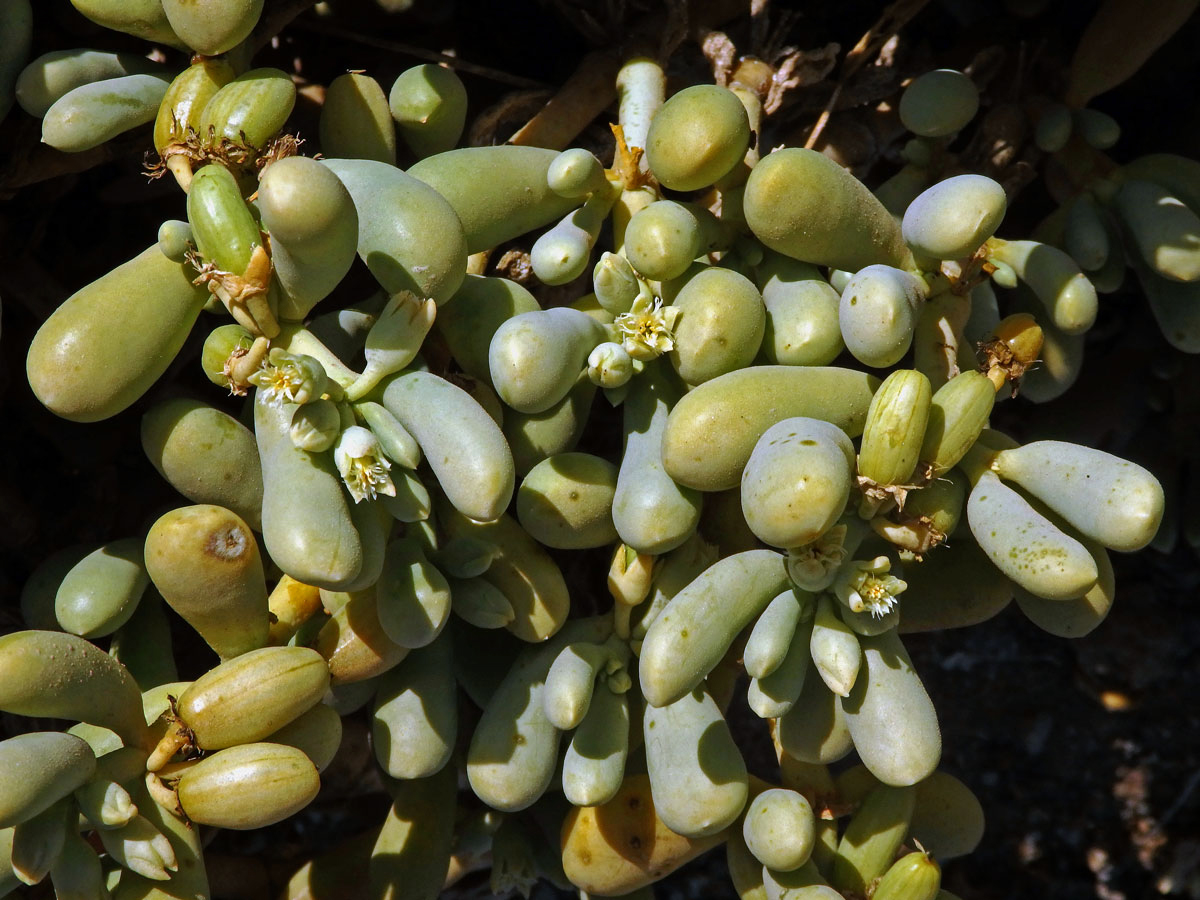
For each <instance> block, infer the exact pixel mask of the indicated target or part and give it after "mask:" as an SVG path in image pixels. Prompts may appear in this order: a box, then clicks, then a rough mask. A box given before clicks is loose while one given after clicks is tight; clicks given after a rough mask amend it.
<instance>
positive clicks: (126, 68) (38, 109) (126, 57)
mask: <svg viewBox="0 0 1200 900" xmlns="http://www.w3.org/2000/svg"><path fill="white" fill-rule="evenodd" d="M20 5H21V4H20V3H17V4H15V6H16V7H19V6H20ZM17 32H18V30H17V29H14V30H13V31H6V36H9V35H11V36H14V37H15V36H16V34H17ZM6 58H7V57H6ZM161 68H162V67H161V65H160V64H158V63H154V62H151V61H150V60H149V59H147V58H146V57H144V56H138V55H137V54H135V53H111V52H108V51H105V50H88V49H85V48H80V49H71V50H52V51H50V52H49V53H43V54H42V55H41V56H39V57H38V58H37V59H35V60H32V61H31V62H30V63H29V64H28V65H27V66H25V68H23V69H22V70H21V74H20V75H18V76H17V80H16V84H15V91H16V97H17V104H18V105H19V106H20V107H21V109H23V110H25V112H27V113H29V115H31V116H33V117H35V118H38V119H40V118H42V116H44V115H45V114H46V110H48V109H49V108H50V107H51V106H53V105H54V103H55V101H57V100H58V99H59V98H60V97H62V96H63V95H64V94H66V93H68V92H69V91H72V90H74V89H75V88H77V87H82V86H83V85H85V84H91V83H92V82H95V81H104V80H105V79H108V78H120V77H121V76H122V75H149V74H151V73H153V72H156V71H160V70H161Z"/></svg>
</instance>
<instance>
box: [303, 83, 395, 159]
mask: <svg viewBox="0 0 1200 900" xmlns="http://www.w3.org/2000/svg"><path fill="white" fill-rule="evenodd" d="M320 137H321V149H322V150H323V151H324V152H325V154H326V155H327V156H329V157H331V158H334V159H370V160H375V161H376V162H381V163H386V164H387V165H389V166H394V165H396V126H395V125H393V124H392V113H391V110H390V109H389V108H388V98H387V96H386V95H385V94H384V93H383V88H382V87H380V86H379V82H378V81H376V80H375V79H374V78H372V77H371V76H370V75H365V74H363V73H361V72H347V73H345V74H344V75H339V76H338V77H337V78H335V79H333V81H331V82H330V83H329V87H328V88H326V91H325V103H324V104H323V105H322V106H321V121H320Z"/></svg>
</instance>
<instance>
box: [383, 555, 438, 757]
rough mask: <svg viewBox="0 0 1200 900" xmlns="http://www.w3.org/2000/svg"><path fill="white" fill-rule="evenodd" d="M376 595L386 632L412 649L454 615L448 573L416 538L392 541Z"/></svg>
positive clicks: (402, 645) (428, 638)
mask: <svg viewBox="0 0 1200 900" xmlns="http://www.w3.org/2000/svg"><path fill="white" fill-rule="evenodd" d="M375 597H376V603H377V606H378V610H379V624H380V626H381V627H382V628H383V631H384V634H386V635H387V636H388V637H389V638H391V639H392V640H393V641H394V642H395V643H397V644H399V645H400V646H401V647H408V648H409V649H410V650H412V649H415V648H417V647H424V646H425V645H427V644H429V643H431V642H432V641H433V640H434V639H435V638H436V637H437V636H438V635H439V634H440V633H441V631H442V627H443V626H444V625H445V624H446V619H447V617H448V616H449V615H450V585H449V584H448V583H447V582H446V576H444V575H443V574H442V573H441V572H440V571H439V570H438V568H437V567H436V566H435V565H434V564H433V563H431V562H430V561H429V560H428V559H427V558H426V557H425V551H424V550H423V548H422V547H421V544H420V543H419V542H418V541H417V540H416V539H414V538H412V537H404V538H401V539H400V540H397V541H392V543H390V544H388V548H387V551H386V554H385V557H384V562H383V572H381V573H380V575H379V581H378V582H376V584H375ZM396 777H397V778H399V777H401V776H396Z"/></svg>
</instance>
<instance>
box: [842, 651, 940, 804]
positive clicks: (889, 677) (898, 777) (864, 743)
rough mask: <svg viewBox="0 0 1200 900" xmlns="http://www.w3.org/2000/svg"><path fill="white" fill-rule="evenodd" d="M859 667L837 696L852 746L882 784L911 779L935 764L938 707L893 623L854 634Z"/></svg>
mask: <svg viewBox="0 0 1200 900" xmlns="http://www.w3.org/2000/svg"><path fill="white" fill-rule="evenodd" d="M858 640H859V644H860V645H861V646H862V652H863V670H862V671H861V672H860V673H859V676H858V678H857V679H856V680H855V682H854V687H853V688H852V689H851V691H850V695H849V696H848V697H846V698H845V699H844V700H843V701H842V709H843V711H844V712H845V714H846V725H847V727H848V728H849V729H850V736H851V737H853V738H854V749H856V750H857V751H858V755H859V757H860V758H861V759H862V761H863V763H864V764H865V765H866V766H867V768H869V769H870V770H871V772H872V773H873V774H874V775H875V777H876V778H878V779H879V780H880V781H882V782H883V783H884V784H890V785H897V786H903V785H909V784H916V783H917V782H918V781H920V780H921V779H923V778H925V777H926V776H928V775H929V773H930V772H932V771H933V770H934V769H936V768H937V764H938V760H939V759H940V758H941V755H942V734H941V730H940V729H939V728H938V721H937V712H936V710H934V708H933V703H932V702H931V701H930V699H929V695H928V694H927V693H926V692H925V686H924V685H922V684H921V679H920V678H919V677H918V676H917V673H916V670H914V669H913V667H912V660H910V659H909V657H908V653H907V651H905V649H904V645H903V644H902V643H901V642H900V638H899V636H898V635H897V634H896V632H895V629H892V630H891V631H885V632H883V633H882V634H879V635H875V636H873V637H867V636H859V639H858Z"/></svg>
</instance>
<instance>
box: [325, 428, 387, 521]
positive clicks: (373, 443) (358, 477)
mask: <svg viewBox="0 0 1200 900" xmlns="http://www.w3.org/2000/svg"><path fill="white" fill-rule="evenodd" d="M333 462H334V465H336V466H337V470H338V473H339V474H340V475H341V476H342V481H344V482H346V488H347V489H348V490H349V491H350V496H352V497H353V498H354V502H355V503H359V502H361V501H363V500H374V499H375V498H376V497H377V496H378V495H380V494H387V495H388V496H389V497H395V496H396V486H395V485H394V484H392V476H391V475H389V474H388V470H389V469H390V468H391V467H392V464H391V463H390V462H388V461H387V459H385V458H384V455H383V449H382V448H381V447H380V446H379V438H377V437H375V435H374V434H372V433H371V432H370V431H368V430H367V429H366V428H363V427H362V426H361V425H351V426H350V427H349V428H347V429H346V430H345V431H343V432H342V434H341V437H339V438H338V442H337V444H336V445H335V446H334V448H333Z"/></svg>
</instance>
